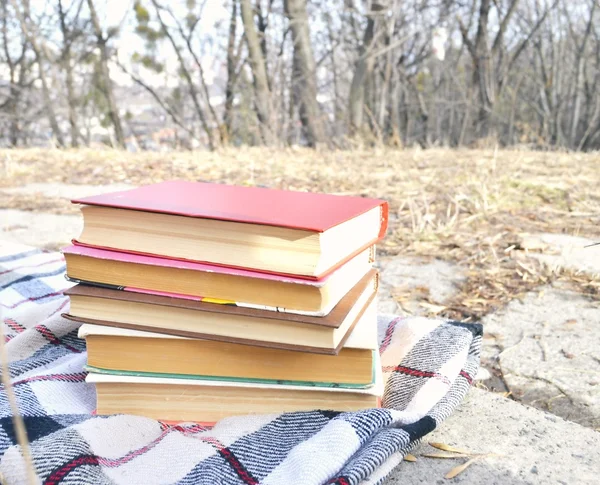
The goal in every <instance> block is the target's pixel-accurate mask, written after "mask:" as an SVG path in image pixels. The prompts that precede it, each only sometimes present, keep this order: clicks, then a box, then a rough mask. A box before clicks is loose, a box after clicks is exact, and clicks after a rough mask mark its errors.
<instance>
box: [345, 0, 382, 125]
mask: <svg viewBox="0 0 600 485" xmlns="http://www.w3.org/2000/svg"><path fill="white" fill-rule="evenodd" d="M384 8H385V5H384V4H383V2H382V1H376V0H374V1H373V5H372V6H371V11H370V12H369V14H368V15H367V27H366V28H365V33H364V36H363V41H362V45H361V47H360V51H359V57H358V61H357V62H356V67H355V69H354V75H353V76H352V84H351V85H350V95H349V100H348V101H349V103H348V116H349V123H350V135H352V136H353V135H356V134H357V133H359V132H360V130H361V128H362V124H363V113H364V104H365V81H366V79H367V78H368V77H370V76H371V73H372V72H373V62H374V59H373V56H372V47H373V40H374V37H375V23H376V17H377V14H378V13H379V12H381V11H382V10H383V9H384Z"/></svg>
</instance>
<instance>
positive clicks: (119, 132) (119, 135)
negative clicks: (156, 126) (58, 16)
mask: <svg viewBox="0 0 600 485" xmlns="http://www.w3.org/2000/svg"><path fill="white" fill-rule="evenodd" d="M87 4H88V8H89V9H90V18H91V20H92V26H93V27H94V34H95V35H96V45H97V46H98V49H100V75H101V76H102V89H103V91H104V97H105V98H106V103H107V105H108V117H109V118H110V121H111V123H112V125H113V128H114V130H115V139H116V141H117V145H118V146H119V147H120V148H125V136H124V134H123V126H122V125H121V118H120V116H119V110H118V109H117V102H116V100H115V95H114V93H113V88H112V81H111V79H110V72H109V70H108V48H107V46H106V42H107V39H106V38H105V37H104V34H103V32H102V27H101V26H100V21H99V20H98V15H97V14H96V8H95V7H94V1H93V0H87Z"/></svg>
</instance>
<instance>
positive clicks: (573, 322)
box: [565, 318, 577, 325]
mask: <svg viewBox="0 0 600 485" xmlns="http://www.w3.org/2000/svg"><path fill="white" fill-rule="evenodd" d="M576 323H577V320H576V319H574V318H570V319H569V320H567V321H566V322H565V325H574V324H576Z"/></svg>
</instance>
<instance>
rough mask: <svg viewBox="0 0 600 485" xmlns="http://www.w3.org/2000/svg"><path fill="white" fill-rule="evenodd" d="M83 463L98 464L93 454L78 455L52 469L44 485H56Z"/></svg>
mask: <svg viewBox="0 0 600 485" xmlns="http://www.w3.org/2000/svg"><path fill="white" fill-rule="evenodd" d="M83 465H96V466H97V465H98V458H97V457H95V456H94V455H80V456H77V457H75V458H73V459H72V460H71V461H69V462H67V463H65V464H64V465H63V466H61V467H60V468H58V469H57V470H55V471H53V472H52V473H51V474H50V476H49V477H48V478H46V480H45V481H44V485H57V484H59V483H60V482H62V481H63V478H65V477H66V476H67V475H68V474H69V473H71V472H72V471H73V470H74V469H75V468H77V467H80V466H83Z"/></svg>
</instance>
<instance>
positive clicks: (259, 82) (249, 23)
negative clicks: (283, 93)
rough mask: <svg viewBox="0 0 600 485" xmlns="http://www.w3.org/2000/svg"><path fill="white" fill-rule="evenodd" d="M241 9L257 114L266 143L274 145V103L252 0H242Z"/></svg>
mask: <svg viewBox="0 0 600 485" xmlns="http://www.w3.org/2000/svg"><path fill="white" fill-rule="evenodd" d="M240 9H241V14H242V23H243V24H244V32H245V33H246V44H247V46H248V57H249V59H250V66H251V68H252V77H253V81H254V97H255V108H256V115H257V117H258V122H259V126H260V132H261V137H262V139H263V143H265V144H266V145H274V144H275V142H276V138H275V136H274V134H273V131H272V126H273V117H272V103H271V91H270V89H269V80H268V77H267V69H266V65H265V59H264V57H263V53H262V50H261V47H260V39H259V38H258V34H257V32H256V26H255V25H254V9H253V8H252V5H251V3H250V0H240Z"/></svg>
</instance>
